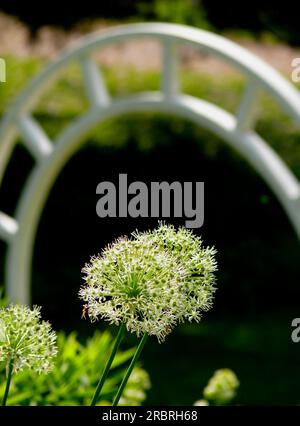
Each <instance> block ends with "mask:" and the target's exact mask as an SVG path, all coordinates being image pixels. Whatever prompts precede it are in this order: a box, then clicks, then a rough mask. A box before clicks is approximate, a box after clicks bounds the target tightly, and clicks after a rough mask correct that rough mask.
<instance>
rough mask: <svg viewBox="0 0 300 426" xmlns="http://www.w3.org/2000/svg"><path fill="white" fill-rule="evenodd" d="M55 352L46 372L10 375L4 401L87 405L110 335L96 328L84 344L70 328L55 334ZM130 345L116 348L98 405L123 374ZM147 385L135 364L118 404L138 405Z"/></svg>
mask: <svg viewBox="0 0 300 426" xmlns="http://www.w3.org/2000/svg"><path fill="white" fill-rule="evenodd" d="M57 343H58V356H57V358H56V363H55V367H54V369H53V371H51V372H50V373H49V374H48V375H47V376H45V375H36V374H33V373H32V372H29V371H24V372H21V373H19V374H16V375H14V376H13V379H12V384H11V390H10V395H9V398H8V405H89V404H90V401H91V398H92V396H93V393H94V391H95V386H96V384H97V382H98V380H99V371H100V370H101V366H102V367H104V364H105V362H106V359H107V356H108V353H109V350H110V348H111V343H112V337H111V335H110V334H109V333H108V332H103V333H100V332H96V333H95V334H94V336H93V337H91V338H89V339H88V340H87V342H86V344H82V343H80V342H79V340H78V338H77V336H76V334H75V333H74V332H73V333H71V334H70V335H69V336H65V335H64V334H63V333H59V334H58V342H57ZM133 353H134V348H132V349H129V350H126V351H119V353H118V354H117V356H116V358H115V360H114V363H113V366H112V374H111V375H110V377H109V378H108V380H107V381H106V383H105V385H104V388H103V395H102V399H101V400H100V402H99V405H109V404H110V401H111V398H112V396H113V394H114V393H115V391H116V389H117V386H118V384H119V383H120V381H121V379H122V376H123V374H124V368H125V367H124V366H123V364H124V363H126V362H127V361H129V359H130V358H131V357H132V355H133ZM0 383H1V385H0V395H3V392H4V387H5V373H4V371H2V373H1V376H0ZM149 388H150V379H149V376H148V374H147V372H146V371H145V370H143V369H142V368H140V367H136V368H135V369H134V371H133V374H132V376H131V377H130V380H129V382H128V384H127V387H126V388H125V391H124V394H123V398H122V400H121V405H122V404H123V405H140V404H141V403H142V402H143V401H144V400H145V398H146V391H147V390H148V389H149Z"/></svg>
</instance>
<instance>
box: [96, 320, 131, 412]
mask: <svg viewBox="0 0 300 426" xmlns="http://www.w3.org/2000/svg"><path fill="white" fill-rule="evenodd" d="M125 329H126V326H125V323H122V324H121V326H120V327H119V331H118V334H117V337H116V341H115V344H114V347H113V350H112V352H111V354H110V357H109V359H108V361H107V363H106V365H105V368H104V370H103V373H102V375H101V377H100V380H99V383H98V385H97V388H96V391H95V394H94V397H93V400H92V402H91V406H94V405H96V403H97V400H98V398H99V395H100V392H101V390H102V388H103V385H104V383H105V380H106V378H107V375H108V373H109V370H110V367H111V364H112V362H113V360H114V358H115V356H116V353H117V351H118V349H119V346H120V343H121V341H122V338H123V336H124V332H125Z"/></svg>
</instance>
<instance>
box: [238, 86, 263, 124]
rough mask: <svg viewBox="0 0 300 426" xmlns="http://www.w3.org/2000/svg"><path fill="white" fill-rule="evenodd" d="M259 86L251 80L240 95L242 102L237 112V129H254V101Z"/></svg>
mask: <svg viewBox="0 0 300 426" xmlns="http://www.w3.org/2000/svg"><path fill="white" fill-rule="evenodd" d="M258 90H259V86H258V84H257V82H256V81H254V80H253V79H252V80H250V81H249V82H248V85H247V87H246V89H245V91H244V93H243V95H242V100H241V102H240V105H239V107H238V112H237V115H236V117H237V129H238V130H241V131H247V130H250V129H252V128H253V127H254V124H255V118H256V115H255V113H256V104H255V102H256V100H257V93H258Z"/></svg>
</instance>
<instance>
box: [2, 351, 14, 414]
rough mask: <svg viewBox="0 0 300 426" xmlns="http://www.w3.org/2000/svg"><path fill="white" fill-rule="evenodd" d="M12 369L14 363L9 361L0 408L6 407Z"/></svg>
mask: <svg viewBox="0 0 300 426" xmlns="http://www.w3.org/2000/svg"><path fill="white" fill-rule="evenodd" d="M13 368H14V361H13V360H12V359H11V360H10V361H9V364H8V372H7V379H6V387H5V392H4V395H3V399H2V407H4V406H5V405H6V401H7V397H8V392H9V388H10V382H11V376H12V372H13Z"/></svg>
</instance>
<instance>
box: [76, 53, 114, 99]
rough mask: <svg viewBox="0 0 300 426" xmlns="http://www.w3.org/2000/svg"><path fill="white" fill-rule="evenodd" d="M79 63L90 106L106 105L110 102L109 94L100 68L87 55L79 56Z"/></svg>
mask: <svg viewBox="0 0 300 426" xmlns="http://www.w3.org/2000/svg"><path fill="white" fill-rule="evenodd" d="M80 65H81V69H82V74H83V80H84V85H85V88H86V93H87V97H88V99H89V101H90V104H91V106H92V107H99V106H107V105H108V104H109V103H110V96H109V94H108V91H107V88H106V84H105V82H104V79H103V76H102V73H101V71H100V68H99V67H98V65H97V64H96V62H95V61H94V60H93V59H92V58H91V57H89V56H83V57H81V58H80Z"/></svg>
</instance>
